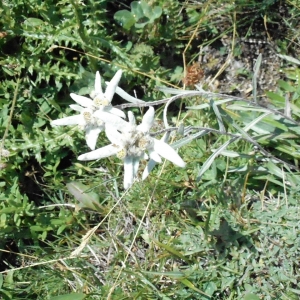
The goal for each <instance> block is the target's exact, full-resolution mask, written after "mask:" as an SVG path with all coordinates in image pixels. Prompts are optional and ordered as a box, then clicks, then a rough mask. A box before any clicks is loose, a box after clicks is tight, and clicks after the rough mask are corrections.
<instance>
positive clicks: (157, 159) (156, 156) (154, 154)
mask: <svg viewBox="0 0 300 300" xmlns="http://www.w3.org/2000/svg"><path fill="white" fill-rule="evenodd" d="M149 155H150V158H151V159H152V160H154V161H155V162H157V163H159V164H160V163H161V157H160V156H159V154H158V153H157V152H155V151H153V150H150V151H149Z"/></svg>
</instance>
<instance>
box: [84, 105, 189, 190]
mask: <svg viewBox="0 0 300 300" xmlns="http://www.w3.org/2000/svg"><path fill="white" fill-rule="evenodd" d="M95 114H97V115H98V116H99V117H100V118H101V120H103V121H104V122H105V123H106V127H105V132H106V135H107V138H108V139H109V140H110V142H111V144H110V145H107V146H105V147H102V148H100V149H97V150H94V151H91V152H88V153H85V154H82V155H80V156H79V157H78V159H79V160H94V159H101V158H105V157H108V156H112V155H116V156H117V157H118V158H120V159H122V160H123V161H124V188H125V189H127V188H129V187H130V186H131V185H132V184H133V181H134V178H135V176H136V174H137V172H138V167H139V163H140V160H141V159H142V158H145V159H147V158H148V155H147V154H146V153H145V151H148V153H149V156H150V158H151V159H152V160H154V161H156V162H158V163H160V162H161V157H163V158H166V159H168V160H169V161H171V162H173V163H174V164H175V165H177V166H179V167H185V163H184V161H183V160H182V159H181V157H180V156H179V155H178V154H177V152H176V151H175V150H174V149H173V148H172V147H171V146H170V145H168V144H167V143H165V142H164V141H162V140H157V139H155V138H153V137H151V136H150V134H149V131H150V128H151V127H152V125H153V122H154V108H153V107H149V110H148V111H147V112H146V113H145V115H144V117H143V120H142V123H141V124H140V125H136V122H135V117H134V115H133V113H132V112H129V113H128V119H129V122H126V121H124V120H122V119H121V118H119V117H117V116H111V115H110V114H108V113H106V112H100V111H99V112H96V113H95Z"/></svg>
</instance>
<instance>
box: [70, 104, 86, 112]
mask: <svg viewBox="0 0 300 300" xmlns="http://www.w3.org/2000/svg"><path fill="white" fill-rule="evenodd" d="M69 106H70V107H71V108H72V109H73V110H76V111H79V112H83V111H84V110H85V108H84V107H82V106H80V105H77V104H71V105H69Z"/></svg>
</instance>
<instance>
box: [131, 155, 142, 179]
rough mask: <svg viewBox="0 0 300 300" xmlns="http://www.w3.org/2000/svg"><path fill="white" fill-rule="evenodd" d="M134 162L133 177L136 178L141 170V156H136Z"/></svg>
mask: <svg viewBox="0 0 300 300" xmlns="http://www.w3.org/2000/svg"><path fill="white" fill-rule="evenodd" d="M132 163H133V178H135V177H136V175H137V172H138V170H139V165H140V158H138V157H134V158H133V161H132Z"/></svg>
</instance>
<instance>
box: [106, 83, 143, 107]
mask: <svg viewBox="0 0 300 300" xmlns="http://www.w3.org/2000/svg"><path fill="white" fill-rule="evenodd" d="M106 84H108V82H106ZM116 93H117V94H118V95H119V96H120V97H122V98H123V99H124V100H126V101H128V102H131V103H145V101H144V100H140V99H137V98H134V97H132V96H130V95H129V94H128V93H126V92H125V91H124V90H123V89H121V88H120V87H119V86H117V88H116Z"/></svg>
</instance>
